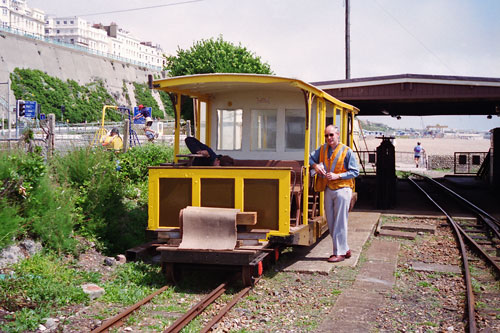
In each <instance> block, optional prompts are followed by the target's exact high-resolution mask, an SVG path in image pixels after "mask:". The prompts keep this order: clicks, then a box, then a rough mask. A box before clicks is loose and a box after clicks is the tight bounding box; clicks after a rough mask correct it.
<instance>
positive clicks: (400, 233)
mask: <svg viewBox="0 0 500 333" xmlns="http://www.w3.org/2000/svg"><path fill="white" fill-rule="evenodd" d="M378 235H379V236H387V237H394V238H404V239H415V238H416V237H417V233H416V232H406V231H396V230H384V229H382V230H380V232H379V234H378Z"/></svg>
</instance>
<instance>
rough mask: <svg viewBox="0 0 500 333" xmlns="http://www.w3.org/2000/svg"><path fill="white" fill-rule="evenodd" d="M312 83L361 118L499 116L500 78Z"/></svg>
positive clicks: (403, 77)
mask: <svg viewBox="0 0 500 333" xmlns="http://www.w3.org/2000/svg"><path fill="white" fill-rule="evenodd" d="M312 84H314V85H315V86H316V87H318V88H320V89H323V90H324V91H325V92H327V93H329V94H330V95H332V96H334V97H336V98H338V99H341V100H342V101H344V102H346V103H350V104H353V105H355V106H356V107H357V108H359V109H360V110H361V111H360V113H359V115H369V116H371V115H384V114H385V115H387V114H390V115H392V116H398V115H399V116H403V115H405V116H410V115H411V116H424V115H499V114H500V78H487V77H468V76H443V75H420V74H400V75H390V76H379V77H369V78H358V79H350V80H336V81H323V82H314V83H312Z"/></svg>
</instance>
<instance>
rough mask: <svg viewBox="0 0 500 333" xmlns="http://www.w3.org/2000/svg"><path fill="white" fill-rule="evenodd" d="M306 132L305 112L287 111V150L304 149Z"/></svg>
mask: <svg viewBox="0 0 500 333" xmlns="http://www.w3.org/2000/svg"><path fill="white" fill-rule="evenodd" d="M305 132H306V116H305V111H304V110H285V149H287V150H293V149H304V144H305V141H304V140H305V137H304V133H305Z"/></svg>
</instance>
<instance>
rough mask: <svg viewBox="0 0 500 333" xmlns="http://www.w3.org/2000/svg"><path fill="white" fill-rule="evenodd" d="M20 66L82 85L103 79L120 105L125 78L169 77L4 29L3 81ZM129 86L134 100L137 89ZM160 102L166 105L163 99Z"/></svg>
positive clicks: (0, 37) (0, 51) (0, 45)
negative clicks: (11, 32) (134, 90)
mask: <svg viewBox="0 0 500 333" xmlns="http://www.w3.org/2000/svg"><path fill="white" fill-rule="evenodd" d="M16 67H19V68H29V69H39V70H41V71H43V72H45V73H47V74H48V75H51V76H55V77H57V78H60V79H62V80H67V79H72V80H74V81H76V82H78V83H79V84H80V85H83V84H86V83H89V82H92V81H95V80H96V79H102V80H103V81H104V84H105V86H106V88H107V90H108V92H109V93H111V94H112V95H113V96H114V97H115V98H116V101H117V103H118V104H120V105H127V101H126V100H125V97H124V94H123V83H124V82H125V83H126V84H127V85H130V83H131V82H138V83H147V80H148V74H154V75H157V76H158V75H159V76H160V77H165V73H164V72H156V71H152V70H150V69H148V68H145V67H138V66H136V65H132V64H128V63H123V62H120V61H116V60H113V59H108V58H105V57H100V56H96V55H92V54H89V53H85V52H82V51H78V50H73V49H69V48H65V47H62V46H58V45H54V44H51V43H46V42H43V41H39V40H35V39H32V38H28V37H23V36H18V35H15V34H10V33H7V32H3V31H0V82H7V81H8V79H9V74H10V73H11V72H12V71H13V70H14V69H15V68H16ZM128 88H129V89H128V90H129V95H130V97H131V101H132V103H134V102H135V96H134V95H133V89H130V87H128ZM153 96H154V97H155V99H156V100H157V101H160V98H159V95H158V93H157V92H156V91H153ZM0 97H1V98H3V99H7V94H6V89H5V88H2V87H1V86H0ZM9 98H10V105H11V108H12V107H13V105H14V104H15V102H14V100H15V97H14V95H13V94H12V92H10V96H9ZM159 106H160V108H161V109H163V105H162V104H161V101H160V103H159Z"/></svg>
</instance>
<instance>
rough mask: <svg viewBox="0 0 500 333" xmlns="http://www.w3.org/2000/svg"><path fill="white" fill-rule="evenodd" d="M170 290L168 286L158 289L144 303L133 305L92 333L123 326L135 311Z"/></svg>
mask: <svg viewBox="0 0 500 333" xmlns="http://www.w3.org/2000/svg"><path fill="white" fill-rule="evenodd" d="M168 288H169V287H168V286H163V287H162V288H160V289H158V290H157V291H155V292H154V293H152V294H151V295H149V296H148V297H146V298H144V299H143V300H142V301H139V302H137V303H135V304H134V305H132V306H131V307H129V308H127V309H126V310H124V311H122V312H120V313H119V314H117V315H116V316H114V317H112V318H110V319H108V320H106V321H105V322H104V323H103V324H102V325H101V326H99V327H98V328H95V329H93V330H92V331H91V333H98V332H104V331H107V330H109V329H110V328H111V327H115V326H116V327H117V326H121V324H122V323H123V319H125V318H126V317H128V315H130V314H131V313H132V312H134V311H135V310H137V309H138V308H140V307H141V306H143V305H144V304H146V303H147V302H149V301H150V300H151V299H153V297H155V296H157V295H158V294H161V293H162V292H164V291H165V290H167V289H168Z"/></svg>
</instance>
